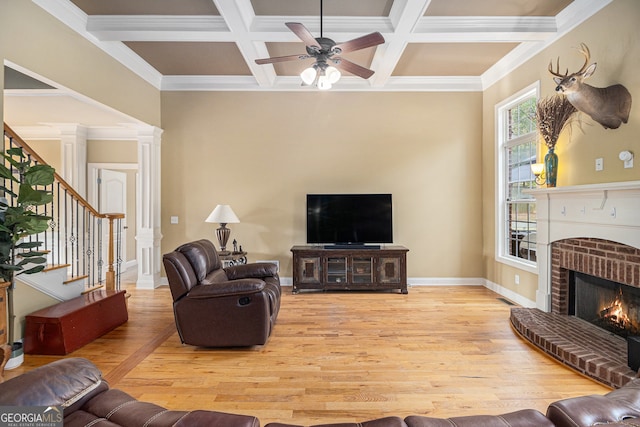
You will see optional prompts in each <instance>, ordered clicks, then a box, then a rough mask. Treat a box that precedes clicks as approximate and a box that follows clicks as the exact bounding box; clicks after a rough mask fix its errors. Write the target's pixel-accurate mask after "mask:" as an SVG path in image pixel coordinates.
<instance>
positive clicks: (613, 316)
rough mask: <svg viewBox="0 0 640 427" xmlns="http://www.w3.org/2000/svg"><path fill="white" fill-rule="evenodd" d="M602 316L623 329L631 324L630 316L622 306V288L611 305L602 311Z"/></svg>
mask: <svg viewBox="0 0 640 427" xmlns="http://www.w3.org/2000/svg"><path fill="white" fill-rule="evenodd" d="M600 317H601V318H602V319H605V320H606V321H608V322H610V323H612V324H613V325H616V326H618V327H620V328H622V329H625V328H626V327H628V326H629V325H630V324H631V320H630V319H629V316H627V314H626V313H625V312H624V310H623V307H622V288H620V289H618V295H616V299H615V300H614V301H613V302H612V303H611V305H610V306H609V307H606V308H605V309H604V310H602V311H600Z"/></svg>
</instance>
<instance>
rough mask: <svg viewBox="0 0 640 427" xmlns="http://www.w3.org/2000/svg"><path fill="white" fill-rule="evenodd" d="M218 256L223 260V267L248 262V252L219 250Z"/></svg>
mask: <svg viewBox="0 0 640 427" xmlns="http://www.w3.org/2000/svg"><path fill="white" fill-rule="evenodd" d="M218 258H220V261H222V267H229V266H232V265H240V264H246V263H247V253H246V252H229V251H225V252H218Z"/></svg>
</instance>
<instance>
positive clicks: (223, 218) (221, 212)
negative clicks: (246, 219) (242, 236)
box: [204, 205, 240, 224]
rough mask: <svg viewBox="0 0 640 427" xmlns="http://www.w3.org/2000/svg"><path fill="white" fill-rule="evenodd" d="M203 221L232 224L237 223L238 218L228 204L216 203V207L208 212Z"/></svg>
mask: <svg viewBox="0 0 640 427" xmlns="http://www.w3.org/2000/svg"><path fill="white" fill-rule="evenodd" d="M204 221H205V222H217V223H220V224H233V223H238V222H240V220H239V219H238V217H237V216H236V214H235V213H234V212H233V209H231V206H229V205H218V206H216V208H215V209H214V210H213V211H212V212H211V213H210V214H209V216H208V217H207V219H205V220H204Z"/></svg>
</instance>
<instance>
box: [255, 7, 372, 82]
mask: <svg viewBox="0 0 640 427" xmlns="http://www.w3.org/2000/svg"><path fill="white" fill-rule="evenodd" d="M285 25H286V26H287V27H288V28H289V29H290V30H291V31H293V33H294V34H295V35H296V36H298V38H299V39H300V40H302V41H303V42H304V43H305V45H306V49H307V53H306V54H300V55H288V56H276V57H272V58H263V59H256V64H259V65H263V64H273V63H276V62H286V61H295V60H300V59H309V58H315V60H316V62H315V63H314V64H313V65H312V66H311V67H309V68H307V69H306V70H304V71H303V72H302V73H301V74H300V77H301V78H302V81H303V84H305V85H314V86H317V87H318V89H330V88H331V85H332V84H333V83H335V82H337V81H338V79H340V76H341V74H340V71H339V70H338V69H340V70H343V71H347V72H349V73H351V74H354V75H356V76H358V77H362V78H363V79H368V78H369V77H371V76H372V75H373V73H374V71H373V70H370V69H368V68H365V67H362V66H360V65H358V64H355V63H353V62H351V61H349V60H347V59H345V58H342V57H341V56H339V55H341V54H343V53H349V52H353V51H356V50H360V49H366V48H368V47H372V46H377V45H379V44H382V43H384V37H382V34H380V33H379V32H374V33H371V34H367V35H364V36H362V37H358V38H355V39H353V40H349V41H347V42H343V43H336V42H334V41H333V40H331V39H330V38H327V37H323V34H322V0H320V37H313V35H312V34H311V32H310V31H309V30H308V29H307V28H306V27H305V26H304V25H302V24H300V23H297V22H287V23H285Z"/></svg>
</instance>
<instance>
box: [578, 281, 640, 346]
mask: <svg viewBox="0 0 640 427" xmlns="http://www.w3.org/2000/svg"><path fill="white" fill-rule="evenodd" d="M568 311H569V313H568V314H569V315H574V316H576V317H578V318H580V319H583V320H586V321H587V322H590V323H592V324H594V325H596V326H599V327H600V328H603V329H605V330H607V331H609V332H612V333H614V334H616V335H620V336H621V337H623V338H628V337H630V336H637V335H640V288H635V287H632V286H628V285H625V284H622V283H617V282H613V281H611V280H607V279H603V278H601V277H595V276H591V275H588V274H584V273H579V272H577V271H571V272H570V274H569V307H568Z"/></svg>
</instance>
